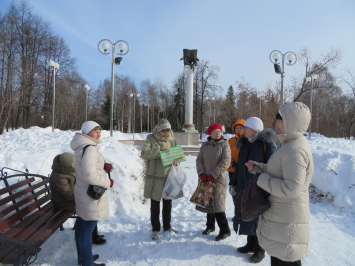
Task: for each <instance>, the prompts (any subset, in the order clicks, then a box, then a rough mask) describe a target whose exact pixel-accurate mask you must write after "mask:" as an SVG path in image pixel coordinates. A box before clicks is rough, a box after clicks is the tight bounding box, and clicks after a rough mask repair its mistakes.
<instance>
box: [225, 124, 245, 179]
mask: <svg viewBox="0 0 355 266" xmlns="http://www.w3.org/2000/svg"><path fill="white" fill-rule="evenodd" d="M244 123H245V120H244V119H239V120H237V121H236V122H235V123H234V124H233V126H232V130H233V131H234V133H235V136H234V137H232V138H229V140H228V143H229V146H230V149H231V154H232V157H231V164H230V166H229V168H228V170H227V171H228V174H229V178H231V177H232V175H233V173H234V169H235V166H236V163H237V162H238V154H239V149H238V148H237V146H235V144H236V143H237V140H238V138H239V137H240V136H241V135H243V131H244Z"/></svg>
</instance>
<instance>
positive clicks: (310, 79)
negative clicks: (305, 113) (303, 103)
mask: <svg viewBox="0 0 355 266" xmlns="http://www.w3.org/2000/svg"><path fill="white" fill-rule="evenodd" d="M317 79H318V75H317V74H313V75H311V76H310V77H306V82H311V104H310V105H311V122H310V123H309V137H308V139H309V140H311V135H312V99H313V80H314V81H315V80H317Z"/></svg>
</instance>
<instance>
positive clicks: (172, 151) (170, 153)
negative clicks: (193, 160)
mask: <svg viewBox="0 0 355 266" xmlns="http://www.w3.org/2000/svg"><path fill="white" fill-rule="evenodd" d="M158 154H159V155H160V158H161V161H162V163H163V166H164V167H166V166H169V165H172V164H173V162H174V161H175V160H177V162H178V163H181V162H184V161H186V158H185V154H184V151H183V150H182V148H181V146H175V147H172V148H169V149H166V150H162V151H159V152H158Z"/></svg>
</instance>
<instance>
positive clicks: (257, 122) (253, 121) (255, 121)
mask: <svg viewBox="0 0 355 266" xmlns="http://www.w3.org/2000/svg"><path fill="white" fill-rule="evenodd" d="M244 127H249V128H251V129H253V130H254V131H256V132H257V133H259V132H261V131H263V130H264V123H263V121H261V119H260V118H258V117H250V118H248V119H247V121H245V123H244Z"/></svg>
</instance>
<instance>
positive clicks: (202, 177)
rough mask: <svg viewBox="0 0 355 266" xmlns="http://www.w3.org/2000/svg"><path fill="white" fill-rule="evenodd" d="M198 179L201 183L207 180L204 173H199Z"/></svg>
mask: <svg viewBox="0 0 355 266" xmlns="http://www.w3.org/2000/svg"><path fill="white" fill-rule="evenodd" d="M200 179H201V182H202V183H204V182H206V181H207V175H206V174H205V173H203V174H200Z"/></svg>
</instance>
